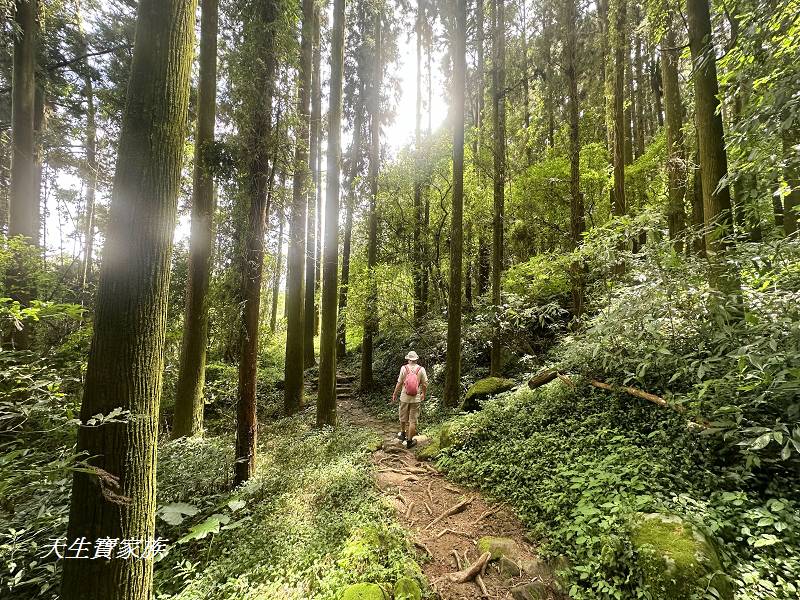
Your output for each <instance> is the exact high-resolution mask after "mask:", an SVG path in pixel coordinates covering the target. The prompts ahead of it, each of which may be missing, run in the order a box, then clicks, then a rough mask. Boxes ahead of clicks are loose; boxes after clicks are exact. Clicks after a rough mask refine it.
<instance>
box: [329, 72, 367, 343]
mask: <svg viewBox="0 0 800 600" xmlns="http://www.w3.org/2000/svg"><path fill="white" fill-rule="evenodd" d="M363 94H364V87H363V84H362V86H361V88H360V92H359V96H358V98H359V101H358V102H356V105H355V111H354V114H355V118H354V119H353V142H352V144H351V146H350V174H349V177H348V182H347V185H348V190H347V207H346V208H345V223H344V240H343V242H342V281H341V285H340V286H339V314H338V320H339V331H338V333H337V336H336V344H337V346H336V356H337V358H344V356H345V354H346V353H347V293H348V291H349V286H350V245H351V241H352V239H353V206H354V205H355V202H356V198H355V196H356V180H357V179H358V173H359V163H360V159H361V128H362V125H363V122H362V120H363V118H364V106H363V104H362V103H361V102H360V99H361V98H362V97H363Z"/></svg>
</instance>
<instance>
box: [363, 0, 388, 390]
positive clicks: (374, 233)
mask: <svg viewBox="0 0 800 600" xmlns="http://www.w3.org/2000/svg"><path fill="white" fill-rule="evenodd" d="M374 10H375V38H374V41H375V50H374V58H373V60H374V61H375V63H374V67H375V70H374V75H373V78H372V90H371V93H370V109H369V114H370V135H371V136H372V139H371V143H370V156H369V185H370V194H369V215H368V224H367V228H368V232H367V236H368V239H367V278H368V282H367V285H368V286H369V289H368V291H367V301H366V306H365V311H364V338H363V340H362V342H361V377H360V380H359V385H360V388H361V390H362V391H368V390H371V389H372V386H373V376H372V353H373V346H374V338H375V334H376V332H377V330H378V282H377V280H376V278H375V267H376V265H377V264H378V172H379V170H380V159H381V86H382V81H383V56H382V52H383V48H382V40H381V36H382V35H383V32H382V24H381V20H382V16H383V15H382V13H381V9H380V7H376V8H375V9H374Z"/></svg>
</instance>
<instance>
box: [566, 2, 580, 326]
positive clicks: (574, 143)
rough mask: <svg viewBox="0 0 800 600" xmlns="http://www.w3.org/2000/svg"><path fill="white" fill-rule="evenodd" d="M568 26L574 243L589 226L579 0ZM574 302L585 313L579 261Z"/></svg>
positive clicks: (570, 6) (577, 310) (577, 312)
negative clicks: (580, 87)
mask: <svg viewBox="0 0 800 600" xmlns="http://www.w3.org/2000/svg"><path fill="white" fill-rule="evenodd" d="M562 10H563V28H564V39H565V42H566V43H565V44H564V75H565V76H566V79H567V94H568V112H569V167H570V168H569V172H570V178H569V181H570V183H569V190H570V237H571V241H572V247H573V248H577V247H578V246H579V245H580V243H581V238H582V236H583V232H584V230H585V229H586V220H585V217H584V214H583V212H584V210H583V194H582V193H581V180H580V177H581V169H580V164H581V163H580V161H581V140H580V129H579V127H580V123H579V106H578V103H579V102H580V99H579V96H578V64H577V63H578V56H577V55H578V6H577V4H576V0H565V2H564V4H563V8H562ZM571 271H572V279H573V281H572V305H573V311H574V313H575V315H577V316H580V315H581V314H583V270H582V268H581V265H580V264H579V263H575V264H573V265H572V266H571Z"/></svg>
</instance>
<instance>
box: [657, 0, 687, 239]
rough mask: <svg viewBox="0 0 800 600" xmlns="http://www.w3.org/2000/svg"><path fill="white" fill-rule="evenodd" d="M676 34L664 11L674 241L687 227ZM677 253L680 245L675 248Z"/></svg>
mask: <svg viewBox="0 0 800 600" xmlns="http://www.w3.org/2000/svg"><path fill="white" fill-rule="evenodd" d="M676 46H677V36H676V32H675V15H674V12H673V11H672V9H670V8H667V10H666V29H665V32H664V37H663V39H662V41H661V72H662V80H663V84H664V112H665V116H666V119H665V122H666V136H667V176H668V188H669V205H668V209H667V221H668V226H669V237H670V239H673V240H674V239H675V238H676V237H677V236H678V235H679V234H680V233H681V232H682V231H683V230H684V228H685V226H686V211H685V209H684V200H685V197H686V159H685V154H684V141H683V104H682V103H681V95H680V93H681V92H680V84H679V80H678V65H679V60H680V55H679V50H678V48H677V47H676ZM676 249H677V250H680V245H676Z"/></svg>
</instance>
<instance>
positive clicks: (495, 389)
mask: <svg viewBox="0 0 800 600" xmlns="http://www.w3.org/2000/svg"><path fill="white" fill-rule="evenodd" d="M515 385H516V383H515V382H514V380H513V379H504V378H502V377H487V378H486V379H479V380H478V381H476V382H475V383H473V384H472V385H471V386H470V388H469V389H468V390H467V395H466V396H464V402H463V403H462V405H461V408H462V409H463V410H466V411H476V410H480V408H481V405H480V401H481V400H484V399H486V398H489V397H490V396H495V395H497V394H500V393H502V392H507V391H508V390H510V389H511V388H513V387H514V386H515Z"/></svg>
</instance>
